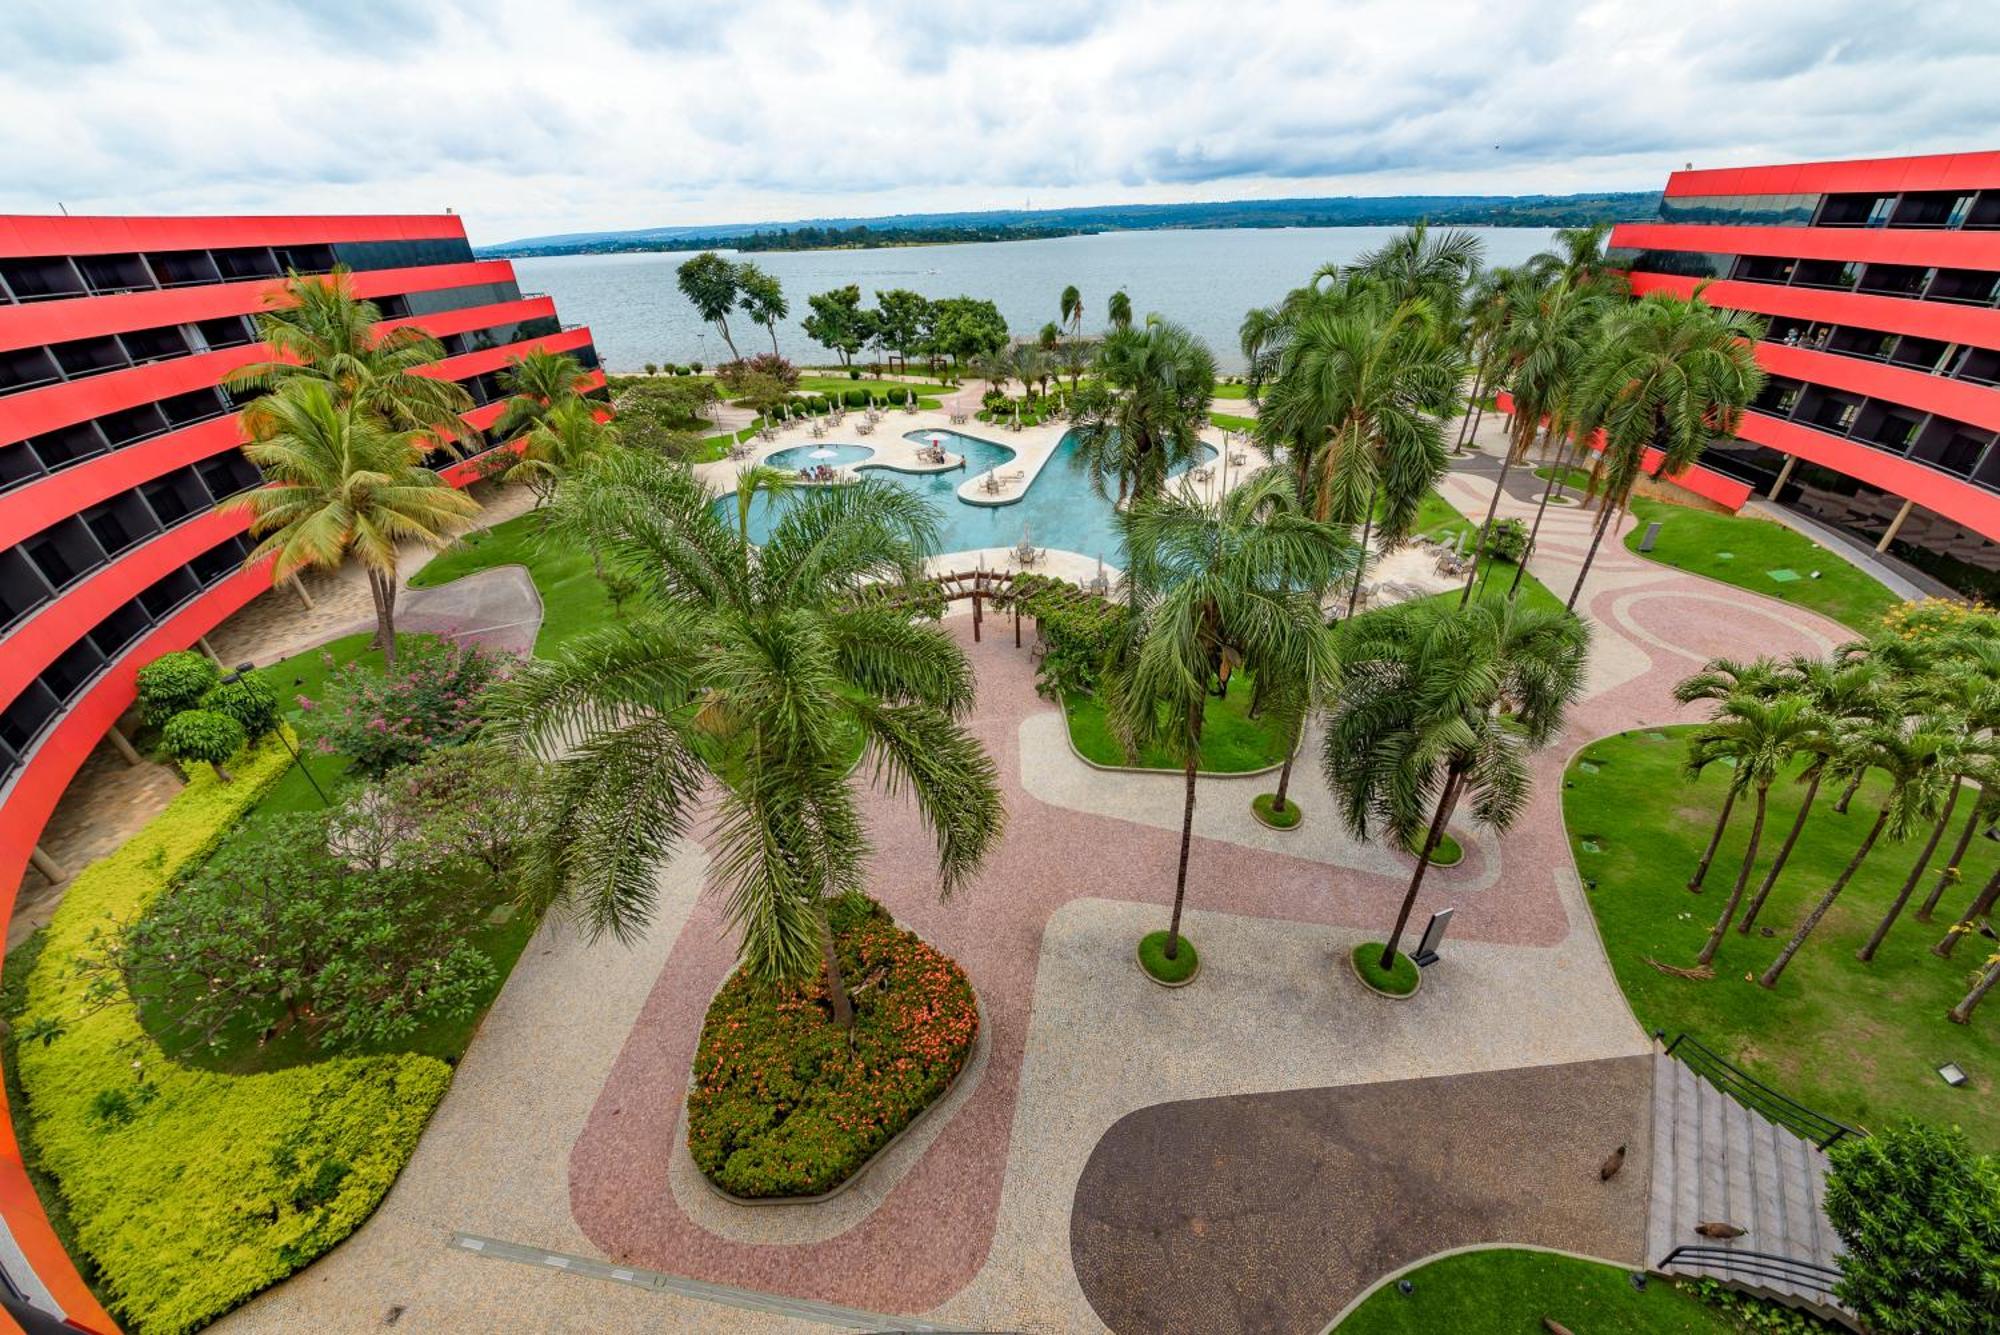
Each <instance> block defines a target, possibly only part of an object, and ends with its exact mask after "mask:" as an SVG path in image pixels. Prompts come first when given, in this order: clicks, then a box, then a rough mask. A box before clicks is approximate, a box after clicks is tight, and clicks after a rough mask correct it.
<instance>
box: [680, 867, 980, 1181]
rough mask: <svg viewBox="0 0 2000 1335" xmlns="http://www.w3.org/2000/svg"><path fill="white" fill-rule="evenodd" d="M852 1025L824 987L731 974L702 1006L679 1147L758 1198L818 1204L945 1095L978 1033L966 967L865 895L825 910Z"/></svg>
mask: <svg viewBox="0 0 2000 1335" xmlns="http://www.w3.org/2000/svg"><path fill="white" fill-rule="evenodd" d="M829 918H830V919H831V922H832V925H833V935H834V944H835V947H836V949H837V950H838V952H839V956H840V965H841V970H842V974H843V976H844V978H845V979H846V981H847V986H848V991H849V995H850V997H851V998H852V1001H853V1004H854V1026H853V1028H852V1030H842V1029H841V1028H840V1027H839V1026H837V1025H836V1024H835V1023H834V1022H833V1019H832V1016H831V1010H830V1007H829V1003H828V1000H827V996H826V989H825V986H824V984H823V983H822V982H820V981H819V980H814V981H813V982H811V983H806V984H776V985H767V984H763V983H759V982H757V981H755V980H754V979H752V978H751V977H750V976H749V975H748V974H747V973H745V972H744V971H743V970H741V969H739V970H737V971H736V972H735V973H734V974H732V975H731V976H730V978H729V981H728V982H726V983H724V984H723V986H722V990H721V991H720V992H718V993H716V995H715V1000H714V1001H712V1002H710V1003H709V1007H708V1015H707V1018H706V1019H705V1020H704V1021H703V1023H702V1030H701V1041H700V1045H699V1047H698V1048H697V1049H696V1053H695V1061H694V1075H693V1081H692V1083H691V1086H690V1088H689V1092H688V1150H689V1152H690V1153H691V1154H692V1155H693V1157H694V1162H695V1165H696V1167H698V1168H699V1169H700V1170H701V1172H702V1174H703V1175H704V1176H705V1177H707V1179H708V1180H709V1182H710V1183H711V1184H713V1185H714V1186H715V1187H717V1188H718V1189H720V1190H721V1191H722V1192H724V1193H725V1194H727V1195H730V1196H734V1197H739V1198H744V1199H753V1200H769V1199H783V1198H798V1197H814V1196H823V1195H825V1194H826V1193H828V1192H830V1191H833V1190H835V1189H836V1188H838V1187H840V1186H841V1185H843V1184H844V1183H846V1182H848V1181H849V1180H851V1179H852V1178H853V1177H854V1176H855V1174H857V1173H859V1172H860V1171H861V1170H862V1169H863V1168H865V1167H866V1166H867V1165H868V1163H869V1161H870V1160H872V1159H873V1158H874V1157H875V1156H876V1155H877V1154H879V1153H880V1152H881V1151H882V1150H883V1149H884V1148H885V1147H887V1145H888V1144H889V1142H890V1141H891V1140H893V1139H895V1137H896V1136H897V1135H898V1134H900V1133H901V1132H902V1131H904V1130H905V1129H906V1128H907V1127H909V1125H910V1124H911V1123H912V1122H914V1121H915V1120H916V1119H917V1118H918V1117H919V1116H921V1115H922V1114H923V1113H924V1111H925V1110H926V1109H928V1108H930V1107H931V1106H932V1105H933V1104H935V1103H937V1102H938V1100H940V1099H942V1098H943V1097H944V1096H945V1094H946V1093H947V1092H949V1091H950V1089H951V1086H952V1082H953V1081H954V1080H956V1079H957V1077H958V1075H959V1073H960V1072H961V1071H963V1070H964V1069H965V1064H966V1062H967V1061H968V1060H969V1059H970V1057H971V1055H972V1049H973V1045H974V1043H975V1042H976V1041H977V1039H978V1036H979V1007H978V1002H977V1000H976V999H975V998H974V996H973V992H972V984H971V983H970V982H969V981H968V980H967V979H966V976H965V971H964V970H963V969H961V968H960V967H959V966H958V964H957V963H955V962H954V961H953V960H951V959H950V958H949V957H948V956H946V955H944V954H943V953H942V952H940V951H938V950H937V949H935V948H934V947H932V946H930V945H928V944H926V943H925V942H924V941H923V940H921V939H920V938H919V937H918V936H917V935H916V934H915V933H914V932H911V931H908V930H906V929H904V928H902V927H899V926H897V925H896V922H895V920H894V919H892V918H891V917H890V916H889V912H888V910H887V909H884V908H883V907H882V906H881V905H880V904H877V903H875V902H874V901H873V900H870V899H866V898H864V897H861V896H854V897H851V898H848V899H843V900H837V901H835V902H834V903H832V904H831V905H830V906H829Z"/></svg>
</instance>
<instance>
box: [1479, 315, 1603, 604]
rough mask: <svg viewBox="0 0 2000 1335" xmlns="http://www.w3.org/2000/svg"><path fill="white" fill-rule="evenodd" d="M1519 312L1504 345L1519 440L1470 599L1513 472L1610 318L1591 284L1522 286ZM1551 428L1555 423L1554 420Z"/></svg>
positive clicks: (1507, 464) (1484, 537)
mask: <svg viewBox="0 0 2000 1335" xmlns="http://www.w3.org/2000/svg"><path fill="white" fill-rule="evenodd" d="M1513 301H1514V304H1515V308H1514V310H1513V311H1512V312H1511V313H1510V314H1509V317H1508V320H1507V325H1506V329H1505V332H1504V333H1503V334H1502V336H1501V338H1502V345H1503V348H1504V349H1505V355H1506V360H1507V364H1508V380H1507V387H1508V392H1509V393H1511V394H1512V395H1513V396H1514V427H1513V442H1512V444H1511V445H1510V447H1509V449H1508V451H1507V454H1506V456H1505V457H1504V458H1502V459H1501V461H1500V476H1499V478H1498V479H1497V480H1496V481H1495V482H1494V484H1493V498H1492V500H1491V501H1489V502H1488V503H1487V506H1486V521H1485V522H1484V523H1483V524H1481V525H1480V529H1479V542H1478V544H1477V545H1476V546H1475V547H1474V548H1473V551H1472V570H1471V571H1468V572H1467V573H1466V577H1465V591H1464V592H1463V593H1462V594H1460V595H1459V601H1461V602H1464V601H1466V600H1467V599H1469V598H1471V596H1472V577H1473V573H1474V572H1476V571H1477V570H1478V568H1479V565H1480V563H1481V562H1482V561H1483V560H1484V559H1485V555H1486V544H1487V541H1488V539H1489V538H1490V536H1491V534H1492V531H1493V521H1494V517H1495V515H1496V514H1497V513H1498V512H1499V509H1500V496H1501V494H1502V493H1503V492H1504V491H1505V490H1506V487H1507V474H1508V472H1509V471H1510V470H1511V469H1512V468H1513V466H1514V465H1515V464H1516V463H1519V462H1521V461H1522V460H1524V459H1526V457H1527V453H1528V442H1530V441H1531V440H1533V439H1534V436H1535V432H1536V431H1537V430H1538V429H1539V428H1540V427H1541V425H1542V423H1543V422H1544V421H1545V420H1549V419H1554V418H1555V417H1556V416H1557V415H1558V412H1559V408H1560V405H1561V404H1562V403H1563V402H1564V401H1565V399H1566V398H1567V397H1568V395H1569V393H1570V391H1571V387H1572V386H1573V385H1574V383H1575V381H1576V378H1577V376H1578V375H1579V374H1580V373H1581V371H1582V370H1583V368H1584V366H1585V365H1586V364H1587V362H1588V360H1589V358H1590V356H1591V354H1592V353H1593V352H1594V351H1595V348H1596V340H1597V337H1598V333H1599V329H1600V327H1601V325H1602V322H1603V318H1604V309H1605V303H1604V300H1603V298H1601V297H1600V296H1598V294H1597V293H1596V292H1595V291H1594V290H1592V289H1590V288H1588V287H1572V286H1570V285H1569V284H1568V283H1560V282H1559V283H1557V284H1555V285H1554V286H1552V287H1547V288H1542V289H1539V290H1538V289H1532V288H1528V287H1520V288H1517V289H1516V290H1515V292H1514V294H1513ZM1551 432H1552V434H1554V433H1555V427H1554V424H1553V422H1551ZM1561 476H1562V468H1561V466H1560V465H1559V466H1557V467H1555V468H1552V469H1550V470H1549V482H1550V487H1553V486H1554V484H1555V479H1557V478H1559V477H1561ZM1549 495H1550V488H1549V487H1545V488H1544V489H1543V491H1542V500H1541V504H1540V506H1539V507H1538V508H1537V509H1536V511H1535V522H1534V527H1533V528H1532V529H1531V530H1530V531H1529V536H1528V550H1529V551H1530V552H1532V551H1533V549H1534V543H1535V539H1536V538H1537V537H1539V536H1540V533H1541V525H1542V515H1543V513H1544V512H1545V511H1546V510H1547V508H1548V503H1549ZM1527 565H1528V555H1527V553H1526V552H1524V553H1523V554H1522V557H1521V562H1520V565H1519V566H1518V567H1517V569H1516V572H1515V573H1516V578H1515V581H1514V587H1515V589H1516V590H1518V589H1519V588H1520V578H1519V574H1520V571H1522V570H1525V569H1527Z"/></svg>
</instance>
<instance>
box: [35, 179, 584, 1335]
mask: <svg viewBox="0 0 2000 1335" xmlns="http://www.w3.org/2000/svg"><path fill="white" fill-rule="evenodd" d="M335 265H342V266H345V267H346V268H348V269H350V270H352V271H353V277H352V280H351V281H352V283H353V286H354V289H355V292H356V294H357V295H359V296H361V297H365V298H367V299H368V300H370V301H372V302H374V303H375V304H376V305H378V306H379V307H380V308H381V309H382V313H383V315H384V317H385V319H384V325H385V327H386V326H390V325H404V324H409V325H416V326H417V327H419V328H422V329H424V330H426V331H427V332H429V333H431V334H433V335H435V336H436V337H437V338H438V339H439V340H440V341H441V342H442V343H443V344H444V347H445V352H446V356H445V358H444V360H443V361H441V362H439V363H437V365H436V366H435V368H432V369H431V370H430V371H428V372H427V373H431V374H437V375H440V376H445V377H448V378H450V379H452V380H455V381H458V382H459V383H460V384H462V385H464V386H465V388H466V390H467V391H468V392H469V393H470V394H471V396H472V401H473V403H474V405H475V406H474V408H473V410H472V411H471V412H469V413H467V414H466V416H465V421H466V423H467V425H468V426H469V427H470V428H472V430H473V431H474V432H476V433H483V432H485V430H486V429H487V428H489V427H490V426H491V424H492V423H493V421H494V420H495V419H496V418H498V417H499V415H500V413H501V411H502V408H503V404H502V399H503V398H504V394H503V391H502V389H501V387H500V383H499V374H500V372H501V371H502V370H503V369H504V368H505V367H506V366H507V364H508V363H509V362H510V361H511V360H513V359H514V358H516V357H519V356H520V355H521V354H522V353H524V352H527V351H529V350H531V349H535V348H545V349H549V350H551V351H559V352H567V353H569V354H570V355H572V356H574V357H576V358H577V359H578V360H579V361H580V362H582V363H583V364H584V365H585V366H586V368H588V369H590V370H591V371H593V373H595V376H596V380H597V384H598V386H599V387H600V390H599V392H601V386H602V384H603V377H602V373H601V370H599V367H598V360H597V353H596V350H595V349H594V348H593V347H592V346H591V341H590V331H589V330H588V329H584V328H582V327H578V326H569V327H565V326H563V325H561V324H560V323H559V322H558V320H557V317H556V309H555V304H554V303H553V302H552V301H551V300H550V299H549V298H548V297H546V296H542V295H539V294H529V295H525V296H524V295H523V294H522V292H521V290H520V288H519V286H518V285H517V284H516V283H515V281H514V270H513V266H512V265H511V264H509V263H508V262H507V261H505V260H476V259H474V258H473V255H472V248H471V246H470V244H469V243H468V242H467V241H466V237H465V228H464V225H463V223H462V222H461V220H460V219H458V218H457V217H455V216H452V215H450V214H443V215H438V216H423V217H332V218H72V217H54V218H45V217H19V216H14V217H0V907H4V908H8V909H11V907H12V903H13V899H14V896H15V894H16V893H17V890H18V887H19V885H20V882H21V877H22V874H23V872H24V870H25V868H26V865H27V863H28V860H29V858H30V856H31V853H32V851H33V849H34V847H35V842H36V840H37V839H38V838H39V837H40V834H41V831H42V827H43V825H44V824H45V823H46V822H47V820H48V818H49V814H50V812H51V811H52V810H53V809H54V807H55V805H56V802H57V800H58V799H59V798H60V797H61V796H62V794H63V790H64V788H65V787H66V786H67V785H68V784H69V782H70V780H71V778H72V777H73V776H74V775H75V773H76V771H77V769H78V767H79V766H80V765H82V763H83V761H84V758H85V757H86V756H87V755H88V754H89V753H90V751H91V749H92V748H93V747H95V746H96V745H97V744H98V743H99V742H100V741H102V740H103V739H104V737H105V734H106V732H107V730H108V729H109V728H110V727H111V725H112V723H113V722H114V721H115V720H116V719H117V718H118V717H119V716H120V715H121V714H123V713H124V712H125V711H126V709H127V708H128V707H130V705H131V703H132V700H133V695H134V689H133V678H134V675H135V674H136V673H137V671H138V669H139V668H140V666H142V665H143V664H145V663H147V662H149V661H151V660H152V659H154V658H156V657H158V656H159V655H160V654H162V653H165V652H167V651H168V650H171V649H184V648H187V647H188V646H189V645H191V644H193V643H194V642H195V641H196V639H197V638H198V637H200V636H202V635H204V634H206V633H207V632H208V631H209V630H211V629H212V628H214V627H215V626H216V625H217V624H219V623H220V622H221V621H222V620H223V619H224V618H226V617H228V616H229V615H230V614H231V613H232V612H235V611H236V610H237V609H239V608H241V607H242V606H243V605H244V604H246V603H248V602H249V601H250V600H251V599H253V598H255V597H257V596H258V595H259V594H260V593H265V592H269V591H271V576H270V572H269V569H268V567H260V568H257V569H250V570H246V569H244V567H243V560H244V556H245V554H246V553H247V552H248V550H249V542H248V540H247V538H246V535H245V530H246V528H247V526H248V521H247V519H245V518H244V517H242V516H237V515H225V514H220V513H217V512H216V509H215V506H216V502H218V501H220V500H221V499H223V498H224V497H226V496H230V495H232V494H234V493H236V492H240V491H242V490H244V489H245V488H247V487H254V486H256V485H258V482H259V474H258V472H257V470H256V469H255V468H254V467H253V466H252V465H251V464H250V463H249V462H248V461H247V460H246V459H244V457H243V456H242V454H241V453H239V451H238V449H237V447H238V445H239V443H240V441H241V436H240V434H239V432H238V428H237V421H236V409H237V407H238V406H239V403H238V401H237V399H236V397H235V396H232V395H231V394H230V393H229V392H228V391H227V390H225V389H224V388H222V384H221V382H222V378H223V377H224V376H225V375H226V374H227V373H228V372H230V371H232V370H234V369H235V368H237V367H239V366H242V365H244V364H245V363H248V362H253V361H257V360H260V359H262V358H263V357H265V356H266V355H267V353H266V349H265V348H264V346H263V345H262V344H261V343H260V342H259V341H258V339H257V335H256V330H255V328H254V325H253V323H252V320H251V317H252V316H253V315H255V314H256V313H257V312H258V311H260V310H263V309H265V308H266V298H267V296H268V295H269V294H270V293H271V292H272V291H273V290H274V289H275V288H276V287H277V286H278V285H279V282H280V280H281V277H282V275H284V274H285V273H286V272H288V271H292V270H296V271H297V272H299V273H306V274H312V273H325V272H327V271H328V270H330V269H332V268H333V267H334V266H335ZM495 443H496V442H495V441H493V440H491V439H490V438H487V439H485V440H484V445H485V447H487V448H490V447H492V446H493V445H494V444H495ZM472 444H473V449H472V450H468V454H471V453H474V452H476V450H477V449H478V448H479V443H478V442H473V443H472ZM435 464H436V466H438V467H439V469H440V471H441V472H442V474H443V476H445V477H446V478H447V479H449V480H452V481H455V482H456V481H461V480H463V479H465V478H467V477H469V476H470V469H469V466H468V465H466V464H452V463H451V461H450V460H449V459H448V458H447V457H445V456H443V455H438V456H436V459H435ZM278 596H290V595H288V594H281V595H278ZM0 917H4V915H0ZM0 1226H3V1227H0V1302H8V1303H19V1302H22V1301H26V1302H28V1303H30V1304H32V1305H33V1306H36V1307H38V1308H40V1309H41V1310H43V1311H51V1310H52V1311H56V1312H59V1313H63V1314H66V1315H68V1316H70V1317H72V1318H73V1319H75V1320H77V1321H78V1323H79V1324H81V1325H83V1326H85V1327H87V1328H91V1329H110V1328H111V1324H110V1322H109V1319H108V1318H106V1317H105V1316H104V1314H103V1313H102V1312H101V1311H100V1310H98V1309H97V1307H96V1304H95V1303H94V1302H92V1301H91V1299H90V1295H89V1292H88V1290H87V1289H85V1288H84V1286H83V1285H82V1283H81V1282H80V1281H79V1280H78V1279H77V1277H76V1274H75V1272H74V1271H73V1270H72V1269H71V1268H70V1266H69V1263H68V1260H67V1258H66V1257H64V1255H63V1253H62V1250H61V1248H60V1247H59V1246H58V1245H57V1244H56V1242H55V1238H54V1235H53V1234H52V1233H51V1232H50V1231H49V1228H48V1224H47V1222H46V1221H45V1220H44V1219H43V1218H42V1214H41V1209H40V1206H39V1204H38V1202H37V1201H36V1198H35V1194H34V1191H33V1188H32V1187H31V1186H30V1185H29V1183H28V1181H27V1179H26V1177H25V1175H24V1174H23V1171H22V1168H21V1164H20V1157H19V1154H18V1152H17V1151H16V1148H15V1145H14V1138H13V1134H12V1130H11V1127H10V1126H9V1125H8V1123H7V1120H6V1116H5V1111H4V1108H0ZM6 1320H7V1318H6V1317H5V1316H4V1315H0V1330H4V1329H5V1328H6Z"/></svg>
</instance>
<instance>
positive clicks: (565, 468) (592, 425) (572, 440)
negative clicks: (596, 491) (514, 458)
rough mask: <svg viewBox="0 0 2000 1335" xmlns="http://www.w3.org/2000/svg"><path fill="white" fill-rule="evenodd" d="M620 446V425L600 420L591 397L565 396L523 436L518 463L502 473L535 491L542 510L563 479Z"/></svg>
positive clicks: (536, 499)
mask: <svg viewBox="0 0 2000 1335" xmlns="http://www.w3.org/2000/svg"><path fill="white" fill-rule="evenodd" d="M616 448H618V427H617V424H616V423H613V422H600V421H598V420H597V414H596V412H595V411H594V410H593V408H592V405H591V402H590V400H588V399H581V398H569V399H564V400H561V401H559V402H558V403H556V405H555V406H554V407H552V408H548V409H546V410H545V411H544V412H543V414H542V416H541V419H540V420H539V421H537V422H535V423H534V425H533V426H532V427H530V428H529V429H528V431H527V432H526V434H524V435H523V436H522V437H521V451H520V455H519V462H518V463H516V464H515V465H514V466H513V467H511V468H509V469H508V470H507V471H506V472H505V473H503V474H501V476H502V477H503V478H505V479H506V480H507V481H509V482H520V483H523V484H525V485H526V486H527V488H528V490H529V491H530V492H532V493H534V497H535V508H536V509H538V510H539V509H540V508H541V507H542V506H543V505H544V504H546V503H547V501H548V499H549V498H550V497H551V496H553V495H555V493H556V488H557V487H559V486H561V485H562V481H563V479H564V478H566V477H568V476H570V475H571V474H573V473H575V472H577V471H579V470H581V469H584V468H588V467H590V466H591V465H592V464H594V463H597V462H599V461H601V460H602V459H603V458H604V457H605V456H606V455H607V454H609V453H610V452H611V451H612V450H614V449H616Z"/></svg>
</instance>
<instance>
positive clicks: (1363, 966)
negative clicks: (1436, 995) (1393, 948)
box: [1347, 941, 1424, 997]
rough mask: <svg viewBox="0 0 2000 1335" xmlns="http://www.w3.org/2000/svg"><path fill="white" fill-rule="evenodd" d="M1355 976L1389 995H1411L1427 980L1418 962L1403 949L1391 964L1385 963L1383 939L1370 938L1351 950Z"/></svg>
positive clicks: (1375, 989) (1374, 988)
mask: <svg viewBox="0 0 2000 1335" xmlns="http://www.w3.org/2000/svg"><path fill="white" fill-rule="evenodd" d="M1347 958H1348V962H1349V963H1351V964H1353V966H1354V976H1355V977H1356V978H1359V979H1360V980H1361V981H1362V982H1363V983H1364V984H1365V985H1367V986H1368V987H1369V988H1371V989H1373V990H1374V991H1377V992H1380V993H1381V994H1382V995H1384V996H1388V997H1407V996H1409V995H1410V994H1411V993H1412V992H1415V991H1416V990H1417V988H1418V986H1419V985H1420V984H1422V982H1423V981H1424V976H1423V972H1422V971H1421V970H1420V969H1418V968H1417V962H1416V961H1415V960H1413V959H1411V958H1410V957H1409V956H1408V955H1405V954H1403V952H1401V951H1400V950H1399V951H1397V952H1396V955H1395V957H1394V959H1393V960H1392V961H1391V962H1390V964H1389V967H1388V968H1386V969H1385V968H1383V967H1382V943H1381V942H1380V941H1367V942H1363V943H1362V944H1361V945H1358V946H1356V947H1355V948H1354V949H1353V950H1351V951H1349V952H1348V956H1347Z"/></svg>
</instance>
